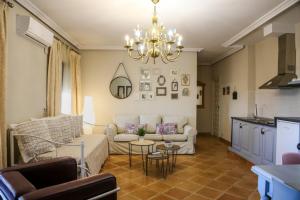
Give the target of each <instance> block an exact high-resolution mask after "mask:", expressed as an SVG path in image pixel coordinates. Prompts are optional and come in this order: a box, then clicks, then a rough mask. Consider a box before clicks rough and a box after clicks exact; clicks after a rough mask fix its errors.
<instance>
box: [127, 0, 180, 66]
mask: <svg viewBox="0 0 300 200" xmlns="http://www.w3.org/2000/svg"><path fill="white" fill-rule="evenodd" d="M152 2H153V4H154V13H153V16H152V27H151V28H150V29H148V30H143V29H142V28H141V27H140V26H139V25H137V28H136V29H134V37H133V38H130V37H129V36H128V35H126V36H125V48H126V49H127V51H128V55H129V56H130V57H131V58H133V59H134V60H141V61H142V62H144V63H148V61H149V59H150V57H151V58H153V62H154V64H155V60H156V59H157V58H158V57H160V58H161V60H162V61H163V62H164V63H165V64H167V63H168V62H174V61H175V60H176V59H177V58H178V57H179V56H180V54H181V52H182V49H183V45H182V36H181V35H179V34H178V33H177V32H176V29H169V30H168V31H167V30H166V28H165V27H164V26H163V25H162V24H159V23H158V17H157V14H156V5H157V3H158V2H159V0H152Z"/></svg>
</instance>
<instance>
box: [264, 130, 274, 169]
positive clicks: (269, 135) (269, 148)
mask: <svg viewBox="0 0 300 200" xmlns="http://www.w3.org/2000/svg"><path fill="white" fill-rule="evenodd" d="M261 135H262V137H261V138H262V142H261V143H262V146H261V149H262V152H261V153H262V155H261V159H262V160H261V163H262V164H265V165H266V164H273V163H275V162H274V161H275V138H276V129H275V128H270V127H262V128H261Z"/></svg>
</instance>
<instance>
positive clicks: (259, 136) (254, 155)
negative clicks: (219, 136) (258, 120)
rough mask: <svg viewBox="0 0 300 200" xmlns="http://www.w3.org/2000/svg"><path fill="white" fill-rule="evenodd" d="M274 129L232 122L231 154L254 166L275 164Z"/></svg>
mask: <svg viewBox="0 0 300 200" xmlns="http://www.w3.org/2000/svg"><path fill="white" fill-rule="evenodd" d="M275 140H276V128H275V127H274V128H273V127H270V126H265V125H259V124H254V123H250V122H244V121H240V120H237V119H233V121H232V147H231V148H230V149H231V150H232V151H233V152H235V153H237V154H238V155H240V156H242V157H243V158H245V159H246V160H248V161H250V162H252V163H254V164H274V163H275Z"/></svg>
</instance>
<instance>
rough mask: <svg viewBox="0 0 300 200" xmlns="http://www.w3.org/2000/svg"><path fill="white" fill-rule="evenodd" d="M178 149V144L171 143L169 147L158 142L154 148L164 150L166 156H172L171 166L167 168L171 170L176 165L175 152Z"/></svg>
mask: <svg viewBox="0 0 300 200" xmlns="http://www.w3.org/2000/svg"><path fill="white" fill-rule="evenodd" d="M179 149H180V146H178V145H172V146H170V147H167V146H165V145H164V144H159V145H157V146H156V150H160V151H164V152H165V153H166V154H167V155H168V156H170V157H172V160H171V167H170V168H169V171H171V172H173V171H174V168H175V165H176V159H177V153H178V150H179Z"/></svg>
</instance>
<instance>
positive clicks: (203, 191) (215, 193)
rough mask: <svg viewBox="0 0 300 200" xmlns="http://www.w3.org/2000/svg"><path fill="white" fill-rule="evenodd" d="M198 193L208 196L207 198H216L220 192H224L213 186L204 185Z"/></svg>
mask: <svg viewBox="0 0 300 200" xmlns="http://www.w3.org/2000/svg"><path fill="white" fill-rule="evenodd" d="M197 194H199V195H201V196H204V197H207V198H210V199H215V198H217V197H218V196H220V194H222V192H221V191H218V190H214V189H212V188H208V187H204V188H202V189H201V190H199V191H198V192H197Z"/></svg>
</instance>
